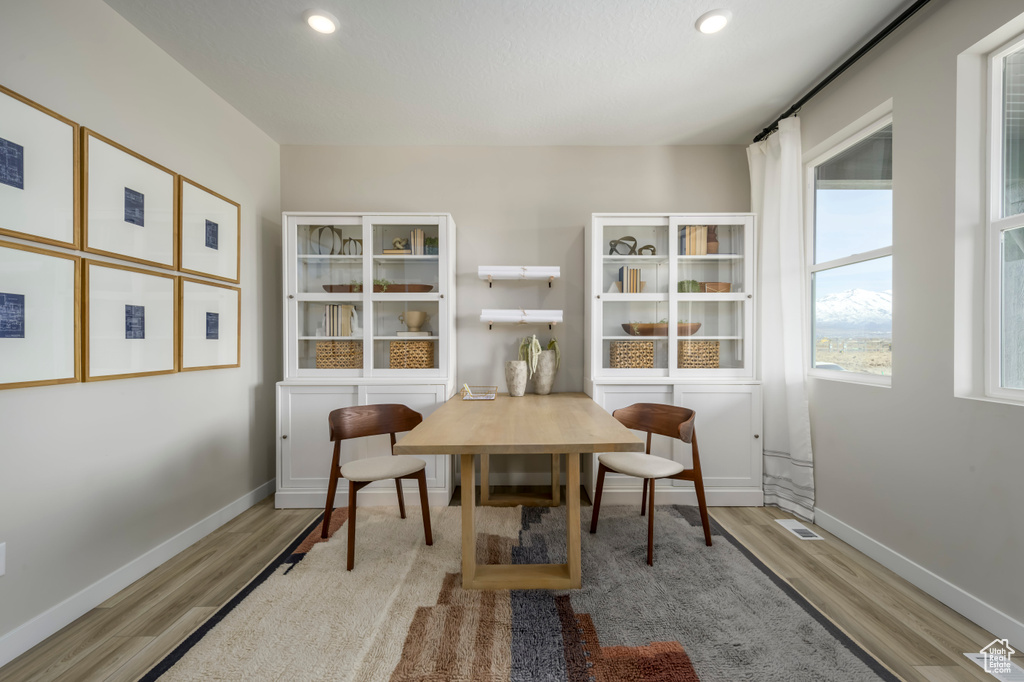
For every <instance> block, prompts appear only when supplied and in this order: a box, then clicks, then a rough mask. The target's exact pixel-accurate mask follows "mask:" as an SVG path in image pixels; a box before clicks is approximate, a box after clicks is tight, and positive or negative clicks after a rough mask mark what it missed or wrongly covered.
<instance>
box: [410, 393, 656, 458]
mask: <svg viewBox="0 0 1024 682" xmlns="http://www.w3.org/2000/svg"><path fill="white" fill-rule="evenodd" d="M643 450H644V441H643V440H642V439H640V438H639V437H637V436H636V435H635V434H634V433H633V432H632V431H630V430H629V429H627V428H626V427H624V426H623V425H622V424H620V423H619V422H618V421H617V420H616V419H615V418H614V417H612V416H611V415H610V414H608V412H607V411H605V409H604V408H602V407H601V406H600V405H598V404H597V403H595V402H594V401H593V400H592V399H591V398H590V396H588V395H587V394H586V393H551V394H549V395H533V394H529V395H524V396H522V397H519V398H511V397H509V395H508V394H507V393H501V394H499V395H498V396H497V398H495V399H494V400H463V399H462V398H461V396H458V395H456V396H455V397H454V398H451V399H450V400H449V401H448V402H446V403H445V404H444V405H442V406H441V407H440V408H439V409H437V410H436V411H435V412H434V413H433V414H431V415H430V416H429V417H427V418H426V419H425V420H424V421H423V423H421V424H420V425H419V426H417V427H416V428H415V429H413V430H412V431H410V432H409V433H407V434H406V435H405V436H403V437H402V439H401V440H400V441H398V443H396V444H395V454H396V455H431V454H450V455H479V454H495V455H526V454H547V453H552V452H554V453H568V452H620V451H628V452H643Z"/></svg>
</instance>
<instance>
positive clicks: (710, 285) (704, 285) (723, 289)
mask: <svg viewBox="0 0 1024 682" xmlns="http://www.w3.org/2000/svg"><path fill="white" fill-rule="evenodd" d="M731 289H732V284H730V283H729V282H701V283H700V293H702V294H727V293H729V291H730V290H731Z"/></svg>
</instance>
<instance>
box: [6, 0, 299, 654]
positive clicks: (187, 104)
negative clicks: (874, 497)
mask: <svg viewBox="0 0 1024 682" xmlns="http://www.w3.org/2000/svg"><path fill="white" fill-rule="evenodd" d="M2 14H3V19H2V20H0V83H2V84H3V85H5V86H7V87H8V88H10V89H12V90H14V91H16V92H18V93H20V94H21V95H24V96H25V97H28V98H29V99H32V100H34V101H36V102H38V103H39V104H41V105H43V106H46V107H48V108H50V109H52V110H54V111H56V112H57V113H59V114H62V115H63V116H66V117H68V118H70V119H72V120H74V121H75V122H77V123H79V124H81V125H83V126H86V127H89V128H91V129H93V130H95V131H97V132H99V133H100V134H102V135H105V136H107V137H109V138H111V139H113V140H115V141H117V142H119V143H120V144H123V145H125V146H127V147H129V148H130V149H132V150H134V151H136V152H138V153H140V154H142V155H144V156H147V157H148V158H150V159H152V160H153V161H155V162H157V163H159V164H162V165H164V166H166V167H168V168H170V169H172V170H174V171H175V172H178V173H181V174H182V175H184V176H186V177H188V178H190V179H192V180H194V181H195V182H198V183H201V184H202V185H205V186H206V187H209V188H211V189H214V190H215V191H217V192H219V193H221V194H223V195H225V196H226V197H228V198H230V199H232V200H234V201H237V202H239V203H240V204H241V206H242V214H241V221H242V222H241V231H242V252H241V284H240V286H241V289H242V332H241V333H242V343H241V367H240V368H236V369H218V370H210V371H200V372H187V373H177V374H166V375H161V376H153V377H144V378H131V379H122V380H114V381H101V382H96V383H78V384H68V385H62V386H43V387H36V388H18V389H11V390H4V391H0V433H2V440H0V542H2V543H6V574H5V575H3V576H0V664H3V662H4V657H5V656H6V657H9V656H10V654H11V653H12V652H14V653H16V652H17V649H18V648H19V647H23V645H24V644H25V643H29V644H31V643H34V642H31V639H32V638H33V637H36V636H38V635H39V634H40V633H43V634H50V633H49V632H46V629H47V628H51V627H52V626H53V625H55V624H56V625H57V626H58V627H59V626H60V625H63V624H64V623H61V622H59V621H60V620H61V619H66V618H67V617H68V616H74V615H79V614H75V613H74V611H75V610H80V609H82V608H84V607H87V606H91V605H94V604H88V603H87V602H88V601H89V600H90V599H93V598H95V597H96V596H97V595H101V594H102V593H103V592H104V591H109V590H110V589H115V588H116V589H119V588H120V587H124V585H120V586H119V587H118V586H117V585H116V583H117V582H118V581H119V580H124V579H127V578H129V577H130V576H131V575H133V574H134V573H136V572H138V571H139V570H142V569H144V568H145V565H146V562H147V561H148V560H150V559H154V560H155V558H156V555H155V554H153V553H152V552H151V551H152V550H154V548H158V547H160V546H161V545H163V547H164V548H165V550H166V548H167V547H169V546H170V545H164V544H163V543H166V542H167V541H168V540H170V539H172V538H174V537H175V536H179V534H181V533H182V532H183V531H186V530H187V529H189V528H190V527H193V526H194V525H195V524H197V523H200V522H202V521H203V520H204V519H206V520H207V524H209V523H210V518H209V517H211V515H214V514H217V513H218V512H220V513H221V516H223V515H224V514H226V513H235V512H236V511H240V510H241V509H242V508H244V505H245V504H248V503H250V501H251V498H253V497H254V496H255V495H258V494H264V495H265V494H266V493H267V492H269V490H268V489H267V488H266V484H267V483H268V482H270V481H271V480H272V479H273V477H274V447H273V443H274V392H273V385H274V382H275V381H276V380H277V379H278V378H279V376H280V368H281V361H280V338H281V334H280V328H279V315H280V312H279V311H280V303H279V301H280V297H279V290H278V282H279V272H280V255H279V254H280V246H279V244H280V237H279V235H280V205H279V196H280V194H279V192H280V180H279V172H280V160H279V147H278V145H277V144H276V143H275V142H274V141H272V140H271V139H270V138H269V137H268V136H267V135H266V134H264V133H263V132H261V131H260V130H259V129H257V128H256V127H255V126H254V125H253V124H251V123H250V122H249V121H248V120H246V119H245V118H244V117H243V116H241V115H240V114H239V113H238V112H237V111H235V110H234V109H232V108H231V107H230V106H229V105H228V104H227V103H225V102H224V101H223V100H222V99H220V98H219V97H218V96H217V95H215V94H214V93H213V92H212V91H210V90H209V88H207V87H206V86H205V85H203V84H202V83H200V82H199V81H198V80H197V79H196V78H195V77H194V76H192V75H190V74H189V73H188V72H187V71H185V70H184V69H183V68H182V67H181V66H180V65H179V64H177V63H176V62H174V61H173V60H172V59H171V58H170V57H169V56H168V55H167V54H166V53H164V52H163V51H162V50H160V49H159V48H157V47H156V46H155V45H154V44H152V43H151V42H150V41H149V40H148V39H146V38H145V37H143V36H142V35H141V34H140V33H139V32H138V31H137V30H136V29H135V28H133V27H132V26H131V25H130V24H128V23H127V22H126V21H125V20H124V19H122V18H121V17H120V16H119V15H118V14H116V13H115V12H114V11H113V10H112V9H110V8H109V7H108V6H107V5H105V4H104V3H103V2H101V1H100V0H33V2H8V3H5V4H4V7H3V12H2ZM101 260H102V259H101ZM0 361H2V358H0ZM254 491H256V492H255V493H254ZM232 503H235V504H234V505H233V506H231V505H232ZM225 509H227V511H223V510H225ZM224 520H227V519H226V518H216V519H215V522H222V521H224ZM186 535H187V533H186ZM179 537H182V536H179ZM172 544H173V543H172ZM147 553H150V554H147ZM140 557H141V559H140ZM112 575H114V578H113V579H112V578H110V576H112ZM97 581H99V582H97ZM83 591H84V592H83ZM76 595H79V596H77V597H76ZM83 595H84V596H83ZM51 631H52V630H51Z"/></svg>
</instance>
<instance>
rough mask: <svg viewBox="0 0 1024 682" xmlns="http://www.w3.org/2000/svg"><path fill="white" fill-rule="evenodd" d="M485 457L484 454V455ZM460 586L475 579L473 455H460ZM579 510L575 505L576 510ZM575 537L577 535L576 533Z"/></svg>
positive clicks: (464, 587)
mask: <svg viewBox="0 0 1024 682" xmlns="http://www.w3.org/2000/svg"><path fill="white" fill-rule="evenodd" d="M484 456H485V457H486V455H484ZM460 466H461V468H462V587H463V589H470V587H471V585H472V583H473V581H474V580H475V579H476V527H475V524H474V521H475V518H474V517H475V516H476V495H475V490H474V488H475V487H476V486H475V485H474V483H475V481H474V479H475V478H476V477H475V476H474V475H473V455H462V459H461V461H460ZM577 505H578V501H577ZM578 511H579V509H578V507H577V512H578ZM577 537H579V536H578V535H577Z"/></svg>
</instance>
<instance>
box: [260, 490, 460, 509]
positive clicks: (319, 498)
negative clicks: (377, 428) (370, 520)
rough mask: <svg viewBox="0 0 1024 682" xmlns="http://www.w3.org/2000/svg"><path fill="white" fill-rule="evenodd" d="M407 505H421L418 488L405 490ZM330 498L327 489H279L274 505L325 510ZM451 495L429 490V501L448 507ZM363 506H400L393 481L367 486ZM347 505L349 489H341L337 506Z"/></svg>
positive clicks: (438, 505) (362, 495) (362, 501)
mask: <svg viewBox="0 0 1024 682" xmlns="http://www.w3.org/2000/svg"><path fill="white" fill-rule="evenodd" d="M339 487H342V486H339ZM404 497H405V505H406V507H408V506H409V505H414V506H415V505H419V503H420V494H419V492H417V491H416V489H415V488H410V487H408V486H407V487H406V488H405V490H404ZM325 499H327V490H326V489H324V490H317V489H315V488H311V489H309V490H278V491H277V494H276V495H274V506H275V507H277V508H278V509H323V508H324V500H325ZM451 499H452V494H451V493H450V492H447V491H445V490H427V504H429V505H430V506H431V507H447V506H448V503H449V502H450V501H451ZM358 500H359V506H360V507H387V506H391V507H397V506H398V494H397V493H395V487H394V484H392V485H391V486H389V487H388V488H376V487H367V488H363V489H362V490H360V491H359V497H358ZM347 506H348V492H347V491H346V492H340V491H339V492H338V493H337V494H335V496H334V508H335V509H337V508H338V507H347Z"/></svg>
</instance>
